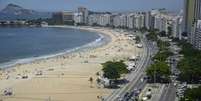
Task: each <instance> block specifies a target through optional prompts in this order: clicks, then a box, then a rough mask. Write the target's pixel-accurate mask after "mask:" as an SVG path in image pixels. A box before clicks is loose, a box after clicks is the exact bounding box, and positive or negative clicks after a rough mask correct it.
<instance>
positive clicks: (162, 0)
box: [0, 0, 183, 11]
mask: <svg viewBox="0 0 201 101" xmlns="http://www.w3.org/2000/svg"><path fill="white" fill-rule="evenodd" d="M9 3H14V4H18V5H20V6H22V7H24V8H29V9H35V10H43V11H59V10H75V9H76V8H77V7H78V6H85V7H87V8H89V9H91V10H97V11H126V10H150V9H152V8H167V9H169V10H171V11H179V10H180V9H182V7H183V0H0V9H2V8H4V7H5V5H7V4H9Z"/></svg>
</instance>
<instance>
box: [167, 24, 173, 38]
mask: <svg viewBox="0 0 201 101" xmlns="http://www.w3.org/2000/svg"><path fill="white" fill-rule="evenodd" d="M167 34H168V37H170V36H171V35H172V27H171V26H168V32H167Z"/></svg>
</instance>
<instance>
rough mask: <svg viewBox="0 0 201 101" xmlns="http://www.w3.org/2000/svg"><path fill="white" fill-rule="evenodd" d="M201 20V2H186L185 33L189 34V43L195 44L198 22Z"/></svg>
mask: <svg viewBox="0 0 201 101" xmlns="http://www.w3.org/2000/svg"><path fill="white" fill-rule="evenodd" d="M200 18H201V0H185V1H184V31H185V32H187V34H188V41H189V42H190V43H191V44H193V43H194V41H195V40H194V38H195V35H194V34H195V32H194V31H195V30H194V29H195V27H196V21H197V20H198V19H200Z"/></svg>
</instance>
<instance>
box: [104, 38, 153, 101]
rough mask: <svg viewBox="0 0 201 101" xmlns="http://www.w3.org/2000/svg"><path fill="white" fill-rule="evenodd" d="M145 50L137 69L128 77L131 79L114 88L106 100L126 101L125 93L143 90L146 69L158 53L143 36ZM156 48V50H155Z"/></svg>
mask: <svg viewBox="0 0 201 101" xmlns="http://www.w3.org/2000/svg"><path fill="white" fill-rule="evenodd" d="M141 39H142V44H143V46H144V48H143V49H144V52H143V54H142V56H141V59H140V60H139V62H138V65H137V67H136V70H135V71H133V72H131V73H130V74H129V75H128V77H127V79H128V80H129V81H130V82H129V83H128V84H126V85H124V86H123V87H121V88H120V89H117V90H114V91H113V92H112V94H111V95H109V96H108V97H107V98H106V101H118V100H120V101H124V100H125V101H126V99H125V98H124V95H125V94H126V93H130V92H132V91H134V90H135V91H136V90H142V89H143V88H144V87H145V85H146V82H147V81H146V80H144V77H145V69H146V67H148V65H150V64H151V56H152V55H153V54H155V53H156V48H155V46H154V44H153V43H152V42H149V41H148V40H147V39H146V37H145V36H144V35H143V36H141ZM154 50H155V51H154Z"/></svg>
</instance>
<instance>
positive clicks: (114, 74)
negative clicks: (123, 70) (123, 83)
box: [103, 66, 120, 80]
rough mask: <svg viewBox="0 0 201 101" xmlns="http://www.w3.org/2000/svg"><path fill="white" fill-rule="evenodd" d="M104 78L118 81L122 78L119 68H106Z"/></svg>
mask: <svg viewBox="0 0 201 101" xmlns="http://www.w3.org/2000/svg"><path fill="white" fill-rule="evenodd" d="M103 72H104V74H103V76H104V77H107V78H108V79H114V80H116V79H118V78H120V73H119V72H118V70H117V68H116V67H113V66H112V67H106V68H103Z"/></svg>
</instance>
